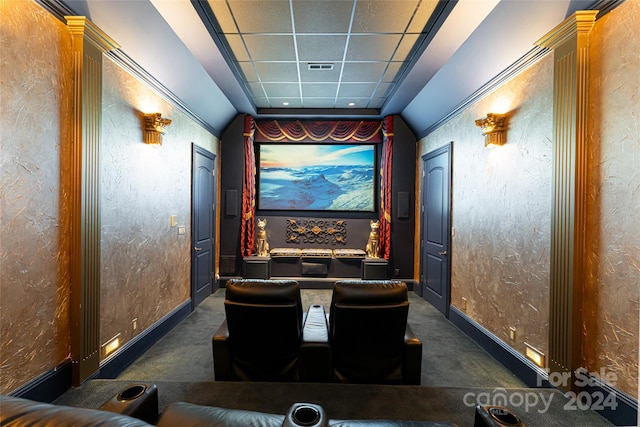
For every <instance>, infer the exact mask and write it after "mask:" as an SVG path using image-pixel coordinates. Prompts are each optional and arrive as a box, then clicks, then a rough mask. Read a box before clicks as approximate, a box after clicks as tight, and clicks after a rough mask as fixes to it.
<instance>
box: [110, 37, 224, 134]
mask: <svg viewBox="0 0 640 427" xmlns="http://www.w3.org/2000/svg"><path fill="white" fill-rule="evenodd" d="M105 55H106V56H108V57H109V58H111V59H112V60H113V61H114V62H115V63H116V64H118V65H119V66H120V67H122V68H124V69H125V70H126V71H128V72H129V73H131V74H132V75H133V76H134V77H136V78H137V79H138V80H140V81H141V82H142V83H143V84H145V85H146V86H147V87H149V88H150V89H152V90H154V91H155V92H157V93H158V94H159V95H160V96H162V97H163V98H164V99H166V100H167V101H168V102H169V103H170V104H172V105H173V106H175V107H176V108H178V109H179V110H180V111H182V112H183V113H184V114H185V115H187V116H188V117H189V118H191V119H192V120H193V121H195V122H196V123H198V124H199V125H200V126H202V127H203V128H205V129H206V130H207V131H209V132H211V133H212V134H213V135H214V136H215V137H217V138H220V136H221V134H220V132H219V131H218V129H216V128H214V127H212V126H211V125H210V124H208V123H207V122H205V121H204V120H202V118H200V116H198V115H197V114H196V113H194V112H193V111H191V110H190V109H189V108H188V107H187V105H186V104H185V103H184V102H182V100H181V99H180V98H178V97H177V96H176V95H175V94H174V93H173V92H171V91H170V90H169V89H167V88H166V87H165V86H164V85H163V84H162V83H160V82H159V81H158V80H157V79H156V78H155V77H153V76H152V75H151V74H149V73H148V72H147V71H146V70H145V69H144V68H142V67H141V66H140V65H138V63H136V62H135V61H134V60H133V59H131V58H130V57H129V56H128V55H127V54H126V53H124V52H123V51H122V50H120V49H118V50H113V51H110V52H106V53H105Z"/></svg>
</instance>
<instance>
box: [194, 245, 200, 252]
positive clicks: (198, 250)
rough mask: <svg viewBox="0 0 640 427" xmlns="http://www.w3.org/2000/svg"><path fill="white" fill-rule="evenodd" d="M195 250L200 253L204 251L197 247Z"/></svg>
mask: <svg viewBox="0 0 640 427" xmlns="http://www.w3.org/2000/svg"><path fill="white" fill-rule="evenodd" d="M193 249H195V250H196V251H197V252H200V251H201V250H202V248H199V247H197V246H196V247H195V248H193Z"/></svg>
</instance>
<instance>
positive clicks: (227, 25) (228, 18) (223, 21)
mask: <svg viewBox="0 0 640 427" xmlns="http://www.w3.org/2000/svg"><path fill="white" fill-rule="evenodd" d="M208 3H209V6H211V11H212V12H213V14H214V15H215V17H216V21H218V24H219V25H220V28H221V29H222V32H223V33H237V32H238V29H237V28H236V23H235V22H234V21H233V15H231V11H230V10H229V7H228V6H227V2H226V1H224V0H209V1H208Z"/></svg>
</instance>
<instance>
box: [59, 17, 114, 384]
mask: <svg viewBox="0 0 640 427" xmlns="http://www.w3.org/2000/svg"><path fill="white" fill-rule="evenodd" d="M65 19H66V20H67V26H68V28H69V31H70V33H71V37H72V42H73V47H72V49H73V94H72V97H73V112H72V119H71V128H72V140H71V145H72V149H71V156H72V158H71V177H70V180H71V191H72V194H70V197H71V212H72V213H71V216H72V218H71V242H72V243H71V297H70V310H71V313H70V317H71V360H72V363H73V369H72V382H73V385H76V386H77V385H80V384H81V383H82V382H83V381H85V380H86V379H87V378H89V377H90V376H91V375H93V374H94V373H96V372H97V371H98V370H99V369H100V137H101V132H102V128H101V117H102V54H103V53H104V52H106V51H109V50H114V49H117V48H118V47H119V46H118V45H116V43H115V42H114V41H113V40H111V39H110V38H109V37H108V36H107V35H105V34H104V33H103V32H102V31H101V30H100V29H98V28H97V27H95V26H94V25H93V24H92V23H91V22H90V21H88V20H87V19H86V18H85V17H83V16H66V17H65Z"/></svg>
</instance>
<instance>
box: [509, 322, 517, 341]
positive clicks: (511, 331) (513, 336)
mask: <svg viewBox="0 0 640 427" xmlns="http://www.w3.org/2000/svg"><path fill="white" fill-rule="evenodd" d="M509 339H510V340H511V341H515V340H516V328H514V327H513V326H511V327H509Z"/></svg>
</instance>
